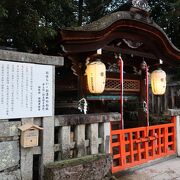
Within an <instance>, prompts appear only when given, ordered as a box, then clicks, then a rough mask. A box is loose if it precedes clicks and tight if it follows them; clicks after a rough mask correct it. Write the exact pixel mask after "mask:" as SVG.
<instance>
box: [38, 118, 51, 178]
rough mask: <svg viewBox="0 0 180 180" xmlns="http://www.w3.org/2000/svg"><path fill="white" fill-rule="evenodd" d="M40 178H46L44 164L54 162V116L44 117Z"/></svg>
mask: <svg viewBox="0 0 180 180" xmlns="http://www.w3.org/2000/svg"><path fill="white" fill-rule="evenodd" d="M42 126H43V131H42V136H41V143H42V144H41V161H40V179H41V180H43V179H44V165H46V164H47V163H50V162H54V117H44V118H42Z"/></svg>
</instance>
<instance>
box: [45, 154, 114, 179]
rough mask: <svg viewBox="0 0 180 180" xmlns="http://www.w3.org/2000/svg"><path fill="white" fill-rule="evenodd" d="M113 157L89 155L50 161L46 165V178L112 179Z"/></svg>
mask: <svg viewBox="0 0 180 180" xmlns="http://www.w3.org/2000/svg"><path fill="white" fill-rule="evenodd" d="M111 165H112V157H111V156H110V155H89V156H84V157H81V158H75V159H69V160H64V161H58V162H55V163H50V164H48V165H46V167H45V180H61V179H62V180H102V179H110V175H111V173H110V169H111Z"/></svg>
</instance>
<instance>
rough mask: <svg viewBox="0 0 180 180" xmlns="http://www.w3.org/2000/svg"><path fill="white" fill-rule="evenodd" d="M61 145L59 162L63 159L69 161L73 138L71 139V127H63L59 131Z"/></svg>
mask: <svg viewBox="0 0 180 180" xmlns="http://www.w3.org/2000/svg"><path fill="white" fill-rule="evenodd" d="M59 131H60V132H59V137H58V138H59V144H60V149H61V153H59V157H58V160H61V159H69V158H70V156H71V154H70V148H71V147H70V146H71V138H70V133H71V127H70V126H62V127H61V128H60V130H59Z"/></svg>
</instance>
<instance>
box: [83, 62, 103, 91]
mask: <svg viewBox="0 0 180 180" xmlns="http://www.w3.org/2000/svg"><path fill="white" fill-rule="evenodd" d="M86 75H87V83H88V89H89V91H90V92H91V93H94V94H100V93H102V92H103V91H104V88H105V81H106V66H105V64H104V63H102V62H101V61H94V62H91V63H89V64H88V65H87V69H86Z"/></svg>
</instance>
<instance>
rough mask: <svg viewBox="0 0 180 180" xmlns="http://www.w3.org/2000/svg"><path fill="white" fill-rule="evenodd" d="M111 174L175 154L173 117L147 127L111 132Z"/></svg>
mask: <svg viewBox="0 0 180 180" xmlns="http://www.w3.org/2000/svg"><path fill="white" fill-rule="evenodd" d="M111 153H112V154H113V165H112V173H115V172H118V171H120V170H124V169H127V168H130V167H133V166H136V165H139V164H142V163H145V162H148V161H149V160H154V159H156V158H160V157H163V156H167V155H171V154H174V153H176V130H175V117H172V122H171V123H169V124H162V125H156V126H149V127H140V128H133V129H123V130H111Z"/></svg>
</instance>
